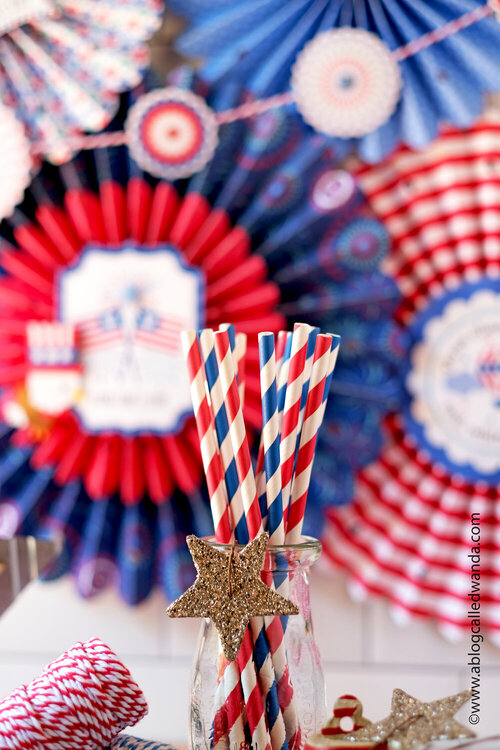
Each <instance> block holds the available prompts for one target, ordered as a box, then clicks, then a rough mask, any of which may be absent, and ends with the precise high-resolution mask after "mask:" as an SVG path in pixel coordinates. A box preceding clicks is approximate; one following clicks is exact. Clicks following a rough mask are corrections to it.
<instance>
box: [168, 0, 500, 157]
mask: <svg viewBox="0 0 500 750" xmlns="http://www.w3.org/2000/svg"><path fill="white" fill-rule="evenodd" d="M496 5H497V0H492V2H491V3H490V4H488V3H487V2H485V1H484V0H451V1H450V0H439V1H438V2H436V0H422V1H421V2H418V3H415V2H414V0H401V1H400V2H393V1H392V0H325V2H322V3H318V2H315V0H297V1H296V2H293V3H283V2H282V1H281V0H261V1H260V2H258V3H248V2H245V1H244V0H238V1H236V2H235V0H217V2H212V3H203V2H199V0H169V2H168V6H169V7H171V8H172V9H173V10H174V11H175V12H177V13H179V14H180V15H181V16H183V17H185V18H186V19H187V20H188V26H187V29H186V31H185V32H184V33H183V34H182V35H181V36H180V38H179V40H178V49H179V51H180V52H181V53H182V54H184V55H187V56H188V57H192V58H196V59H197V60H198V59H202V60H203V64H202V67H201V69H200V72H201V75H202V77H203V78H204V79H205V80H206V81H207V82H208V83H209V84H211V85H213V84H215V83H219V82H221V81H224V82H229V81H231V82H233V84H236V85H239V86H240V87H242V88H243V89H244V90H245V92H246V94H245V96H246V97H247V98H250V99H257V100H259V99H262V98H265V97H271V96H274V95H276V94H284V93H285V92H290V89H292V91H291V94H290V99H295V100H296V102H297V106H298V108H299V110H300V111H301V112H302V114H303V115H304V117H305V119H306V121H307V122H309V123H310V124H311V125H312V126H313V127H315V128H318V129H319V130H320V131H322V132H326V133H328V134H330V135H332V136H340V137H342V138H347V139H349V138H351V139H353V141H352V145H355V146H356V147H357V148H358V150H359V153H360V155H361V156H362V158H363V159H365V160H366V161H369V162H375V161H378V160H380V159H381V158H382V157H384V156H386V155H387V154H388V153H389V152H390V151H392V150H393V149H394V147H396V146H397V145H399V144H400V143H405V144H407V145H408V146H411V147H413V148H422V147H424V146H425V145H426V144H427V143H429V142H430V141H431V140H432V139H433V138H435V137H436V135H437V134H438V129H439V125H440V123H452V124H454V125H456V126H457V127H466V126H468V125H470V124H471V123H472V122H473V121H474V119H475V118H477V117H478V116H479V114H480V113H481V111H482V107H483V96H484V94H485V93H486V92H488V91H496V90H497V88H498V76H499V72H500V62H499V59H498V54H497V51H498V47H499V44H500V26H499V24H498V20H497V19H496V17H495V14H494V8H495V6H496ZM353 29H354V30H359V31H360V33H359V34H358V35H354V36H351V35H349V34H352V30H353ZM346 31H348V32H349V34H346V33H345V32H346ZM363 32H365V33H363ZM366 32H369V33H366ZM374 37H375V39H374ZM375 42H378V45H377V44H375ZM294 66H295V68H294ZM398 68H399V71H400V74H399V73H398V70H397V69H398ZM293 70H294V71H295V72H292V71H293ZM384 75H385V76H386V78H387V84H388V85H387V88H386V89H384V88H383V87H382V86H381V85H380V77H381V76H384ZM400 78H401V82H402V86H401V91H400V90H399V88H400V86H399V84H400V80H399V79H400ZM377 98H378V100H379V109H377V107H376V106H375V105H374V104H373V103H374V102H375V101H376V100H377ZM354 103H355V104H356V106H357V107H359V114H358V117H356V116H354V109H353V107H354Z"/></svg>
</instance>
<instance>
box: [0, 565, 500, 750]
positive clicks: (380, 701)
mask: <svg viewBox="0 0 500 750" xmlns="http://www.w3.org/2000/svg"><path fill="white" fill-rule="evenodd" d="M164 610H165V602H164V600H163V599H162V597H161V595H160V594H156V595H155V596H153V597H152V598H151V599H150V600H149V601H148V602H146V603H145V604H143V605H142V606H140V607H138V608H136V609H135V610H131V609H128V608H126V607H125V605H123V604H122V603H121V601H120V600H119V598H118V596H117V595H116V594H115V593H114V592H106V593H104V594H102V595H101V596H100V597H99V598H97V599H94V600H92V601H86V602H85V601H82V600H81V599H79V598H78V597H77V595H76V593H75V592H74V588H73V585H72V582H71V580H63V581H60V582H57V583H52V584H40V583H34V584H32V585H31V586H30V587H29V589H26V590H25V591H24V592H23V593H22V594H21V596H20V597H19V598H18V600H17V601H16V603H15V604H14V605H13V606H12V607H11V608H10V609H9V610H7V612H6V613H5V614H4V615H3V617H0V696H3V695H7V694H8V693H9V692H10V691H11V690H13V689H14V688H15V687H16V686H17V685H18V684H20V683H21V682H29V681H30V680H31V679H32V678H33V677H34V676H35V675H36V674H37V673H38V672H40V671H41V670H42V669H43V667H44V666H45V664H47V663H48V662H49V661H51V660H52V659H54V658H55V657H57V656H58V655H59V654H60V653H62V652H63V651H65V650H67V649H68V648H69V647H70V646H71V645H72V644H73V643H74V642H75V641H79V640H80V641H83V640H87V639H88V638H92V637H94V636H98V637H99V638H101V639H102V640H103V641H104V642H105V643H107V644H108V645H109V646H111V648H113V649H114V650H115V651H116V652H117V653H118V654H119V656H120V657H121V658H122V659H123V661H124V662H125V663H126V664H127V666H128V667H129V668H130V670H131V671H132V674H133V675H134V677H135V679H136V680H137V681H138V682H139V684H140V685H141V687H142V689H143V690H144V693H145V694H146V698H147V700H148V703H149V707H150V713H149V716H148V717H146V719H144V720H143V721H142V722H141V724H140V725H138V726H137V728H136V729H135V730H134V733H135V734H136V735H137V736H141V737H144V738H148V739H157V740H163V741H170V742H172V743H175V744H178V745H185V744H186V741H187V740H186V726H187V703H188V686H189V673H190V664H191V658H192V654H193V651H194V647H195V643H196V636H197V633H198V628H199V621H196V620H170V619H168V618H167V617H166V615H165V614H164ZM312 612H313V620H314V625H315V632H316V639H317V641H318V645H319V647H320V651H321V654H322V657H323V664H324V668H325V674H326V681H327V691H328V703H329V706H330V707H331V706H332V705H333V702H334V701H335V699H336V698H337V697H338V696H339V695H341V694H342V693H354V694H355V695H357V696H358V697H359V698H360V699H361V700H362V702H363V704H364V707H365V714H366V716H367V717H368V718H369V719H372V720H375V719H379V718H382V717H384V716H385V715H387V713H388V709H389V705H390V698H391V692H392V689H393V688H394V687H400V688H403V689H404V690H407V691H408V692H410V693H413V694H414V695H415V696H416V697H418V698H419V699H422V700H432V699H435V698H440V697H443V696H445V695H449V694H451V693H454V692H457V691H459V690H464V689H467V688H468V687H469V672H468V667H467V661H469V659H468V658H467V656H466V651H467V648H466V646H467V642H466V641H464V642H463V643H462V644H460V645H456V644H450V643H447V642H446V641H444V640H443V639H442V637H441V636H440V635H439V634H438V633H437V632H436V631H435V629H434V627H433V626H432V625H431V624H430V623H427V622H422V621H419V622H417V621H415V622H412V623H410V625H409V626H406V627H404V628H401V627H398V626H396V625H394V624H393V623H392V621H391V620H390V618H389V616H388V614H387V610H386V607H385V605H384V604H383V603H382V602H375V603H370V604H363V605H361V604H357V603H354V602H352V601H351V600H350V599H349V598H348V597H347V595H346V591H345V582H344V579H343V575H342V574H341V573H339V572H336V571H333V570H332V569H331V568H329V567H327V566H326V564H320V565H319V567H317V569H316V571H315V573H314V575H313V577H312ZM482 664H483V665H484V666H483V669H482V674H481V686H482V693H481V721H480V724H479V725H478V727H477V731H478V733H479V734H480V735H481V736H486V735H488V734H493V733H494V732H497V733H499V732H500V650H498V649H496V648H494V647H493V646H489V645H488V644H484V645H483V650H482ZM467 715H468V712H467V710H466V709H465V707H464V709H462V713H461V714H460V716H461V717H462V720H464V719H465V720H466V717H467Z"/></svg>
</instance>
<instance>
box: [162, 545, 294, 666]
mask: <svg viewBox="0 0 500 750" xmlns="http://www.w3.org/2000/svg"><path fill="white" fill-rule="evenodd" d="M268 539H269V534H268V533H267V532H264V533H262V534H260V536H258V537H257V538H256V539H254V540H253V541H252V542H250V543H249V544H247V546H246V547H244V548H243V549H242V550H241V552H237V551H235V550H232V551H230V552H226V551H222V550H219V549H217V548H216V547H214V546H213V545H212V544H210V543H208V542H205V541H204V540H203V539H198V537H196V536H188V537H187V539H186V542H187V545H188V547H189V551H190V553H191V557H192V558H193V562H194V564H195V567H196V570H197V572H198V575H197V578H196V581H195V582H194V584H193V585H192V586H191V587H190V588H189V589H188V590H187V591H186V592H185V593H184V594H182V596H180V597H179V599H177V600H176V601H175V602H173V604H171V605H170V607H168V609H167V614H168V616H169V617H209V618H210V619H211V620H212V621H213V622H214V624H215V627H216V628H217V631H218V633H219V636H220V639H221V643H222V649H223V651H224V655H225V656H226V658H227V659H229V661H234V659H236V656H237V655H238V651H239V649H240V646H241V642H242V640H243V636H244V634H245V629H246V627H247V625H248V623H249V621H250V618H252V617H255V616H258V615H296V614H298V612H299V610H298V608H297V607H296V606H295V604H292V602H290V601H288V599H285V598H284V597H283V596H281V595H280V594H278V593H277V592H276V591H273V589H270V588H269V586H266V585H265V583H263V582H262V581H261V580H260V573H261V570H262V566H263V563H264V555H265V551H266V546H267V542H268Z"/></svg>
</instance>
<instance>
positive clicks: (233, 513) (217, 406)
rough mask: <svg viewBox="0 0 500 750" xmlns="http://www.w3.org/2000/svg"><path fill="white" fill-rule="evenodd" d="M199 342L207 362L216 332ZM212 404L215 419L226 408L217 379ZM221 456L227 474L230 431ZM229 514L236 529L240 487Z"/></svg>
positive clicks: (208, 332)
mask: <svg viewBox="0 0 500 750" xmlns="http://www.w3.org/2000/svg"><path fill="white" fill-rule="evenodd" d="M199 341H200V349H201V353H202V356H203V360H204V361H206V360H207V358H208V357H209V356H210V352H211V351H212V350H213V349H214V332H213V331H212V330H211V329H208V328H205V329H204V330H203V331H202V332H201V333H200V339H199ZM210 402H211V406H212V415H213V417H214V419H215V415H216V414H218V413H219V411H220V410H221V408H223V407H224V395H223V392H222V386H221V382H220V378H218V379H217V382H216V383H215V385H214V387H213V388H212V389H211V391H210ZM219 455H220V457H221V460H222V468H223V470H224V472H227V470H228V467H229V466H230V465H231V462H232V460H233V448H232V443H231V436H230V434H229V431H228V433H227V435H226V437H225V438H224V440H223V442H222V445H221V444H220V443H219ZM229 513H230V519H231V527H232V528H233V529H236V527H237V525H238V523H239V522H240V520H241V518H243V515H244V510H243V500H242V497H241V488H239V487H238V490H237V492H236V493H235V494H234V495H233V497H232V498H231V499H230V501H229Z"/></svg>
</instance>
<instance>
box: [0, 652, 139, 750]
mask: <svg viewBox="0 0 500 750" xmlns="http://www.w3.org/2000/svg"><path fill="white" fill-rule="evenodd" d="M147 711H148V707H147V703H146V699H145V698H144V695H143V693H142V691H141V689H140V688H139V686H138V685H137V684H136V683H135V682H134V680H133V679H132V675H131V674H130V672H129V671H128V669H127V668H126V667H125V666H124V665H123V664H122V662H121V661H120V659H119V658H118V657H117V656H116V654H114V653H113V651H111V649H110V648H109V647H108V646H106V645H105V644H104V643H103V642H102V641H100V640H99V639H98V638H93V639H92V640H90V641H87V642H86V643H76V644H75V645H74V646H73V647H72V648H71V649H70V650H69V651H67V652H66V653H65V654H63V655H62V656H60V657H59V658H58V659H56V660H55V661H54V662H52V663H51V664H49V665H48V666H47V667H46V668H45V669H44V671H43V672H42V674H41V675H40V676H39V677H36V678H35V679H34V680H33V681H32V682H30V684H29V685H21V686H20V687H19V688H17V689H16V690H14V692H13V693H11V695H9V696H7V697H6V698H4V700H2V701H1V702H0V747H1V748H2V750H3V749H4V748H5V750H73V749H74V750H82V748H85V749H86V750H101V749H102V748H105V747H107V746H108V745H109V743H110V742H111V741H112V740H113V739H114V738H115V737H116V736H117V735H118V734H119V732H121V731H122V730H123V729H125V727H128V726H133V725H134V724H136V723H137V722H138V721H139V720H140V719H142V718H143V717H144V716H145V715H146V713H147Z"/></svg>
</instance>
